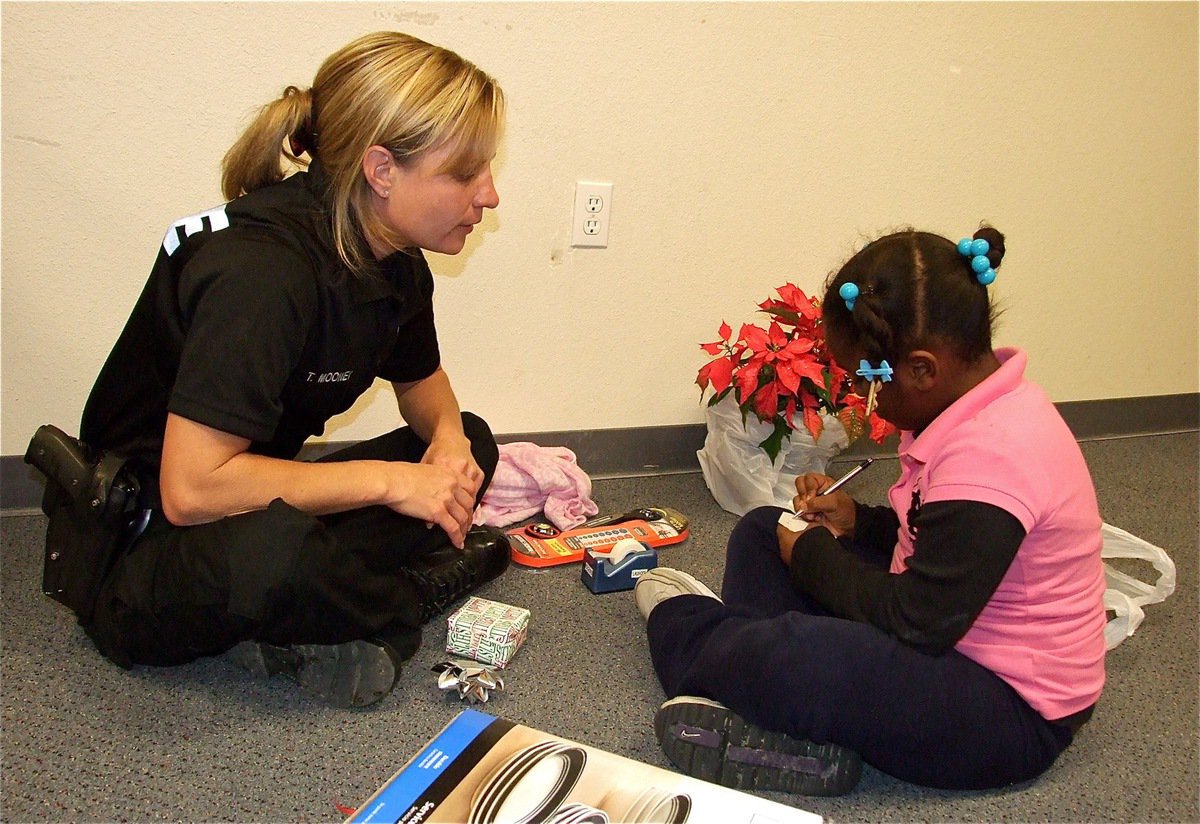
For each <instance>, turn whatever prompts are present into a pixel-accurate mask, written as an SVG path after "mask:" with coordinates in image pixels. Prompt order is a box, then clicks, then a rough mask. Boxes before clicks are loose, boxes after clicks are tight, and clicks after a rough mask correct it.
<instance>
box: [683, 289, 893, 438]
mask: <svg viewBox="0 0 1200 824" xmlns="http://www.w3.org/2000/svg"><path fill="white" fill-rule="evenodd" d="M775 292H776V294H777V295H778V296H779V297H778V298H768V299H767V300H765V301H763V302H762V303H760V304H758V308H759V309H760V310H762V311H763V312H765V313H767V314H768V315H770V316H771V321H770V323H769V324H768V325H767V328H765V329H764V328H763V327H761V326H755V325H754V324H750V323H746V324H743V325H742V328H741V329H740V330H738V334H737V337H736V338H733V339H731V336H732V334H733V329H732V328H731V327H730V326H729V324H728V323H725V322H724V321H722V322H721V326H720V328H719V329H718V330H717V334H718V335H719V336H720V338H719V339H718V340H715V341H713V342H711V343H702V344H700V348H701V349H702V350H704V352H705V353H707V354H709V355H712V356H714V357H713V359H712V360H710V361H709V362H708V363H706V364H704V366H702V367H700V371H699V373H698V374H697V375H696V383H697V385H699V387H700V392H701V396H703V394H704V392H705V391H706V390H707V389H708V388H709V387H711V388H712V390H713V396H712V398H710V399H709V404H710V405H711V404H715V403H717V402H719V401H720V400H721V399H722V398H724V397H725V396H726V395H727V394H729V393H730V392H731V391H732V392H735V393H736V395H735V398H736V400H737V404H738V407H739V408H740V409H741V410H742V414H743V415H747V414H750V413H753V414H754V415H755V417H757V418H758V419H759V420H760V421H763V422H764V423H773V424H774V430H773V432H772V434H771V435H770V436H769V437H768V438H767V439H766V440H765V441H763V442H762V443H761V444H759V446H761V447H762V448H763V449H764V450H765V451H766V452H767V454H768V455H769V456H770V458H771V460H772V461H774V460H775V458H776V456H777V455H778V454H779V450H780V448H781V446H782V443H783V438H785V437H788V436H790V434H791V432H792V431H793V430H794V429H795V428H796V414H797V412H799V413H800V418H801V420H802V421H803V422H804V427H805V429H807V430H808V432H809V433H810V434H811V435H812V436H813V439H814V440H815V439H817V438H819V437H820V436H821V432H822V430H823V429H824V426H825V424H824V421H823V419H822V415H823V414H828V415H833V416H836V417H837V418H838V420H839V421H840V422H841V423H842V425H843V426H844V427H845V428H846V433H847V435H848V436H849V438H850V440H851V441H853V440H855V439H856V438H858V437H860V436H861V435H863V434H869V435H870V437H871V439H872V440H874V441H877V442H881V441H883V440H884V438H886V437H887V436H888V435H890V434H891V433H892V432H894V431H895V427H893V426H892V425H891V424H889V423H888V422H887V421H885V420H883V419H882V418H880V417H879V416H878V415H875V414H872V415H871V416H870V419H869V420H868V419H867V416H866V399H865V398H863V397H861V396H860V395H856V394H855V393H854V392H853V391H852V389H851V386H850V384H849V382H848V381H847V379H846V378H847V374H846V371H845V370H844V369H842V368H841V367H839V366H838V365H837V364H836V363H835V362H834V361H833V358H832V357H831V356H830V355H829V353H828V351H827V350H826V348H825V330H824V328H823V327H822V325H821V305H820V303H819V302H818V301H816V300H814V299H812V298H810V297H809V296H808V295H806V294H805V293H804V291H803V290H802V289H800V287H798V286H796V285H795V284H792V283H785V284H784V285H783V286H780V287H779V288H777V289H776V290H775Z"/></svg>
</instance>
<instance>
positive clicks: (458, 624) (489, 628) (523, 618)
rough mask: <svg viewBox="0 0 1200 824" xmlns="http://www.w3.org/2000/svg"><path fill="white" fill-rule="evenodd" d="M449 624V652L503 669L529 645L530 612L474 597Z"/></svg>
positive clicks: (450, 619)
mask: <svg viewBox="0 0 1200 824" xmlns="http://www.w3.org/2000/svg"><path fill="white" fill-rule="evenodd" d="M446 623H447V631H446V652H449V653H451V654H453V655H460V656H462V657H464V658H471V659H473V660H475V661H479V662H480V663H483V664H487V665H489V666H494V667H496V668H497V669H503V668H504V667H506V666H508V662H509V661H511V660H512V657H513V655H515V654H516V652H517V650H518V649H520V648H521V644H523V643H524V642H525V634H526V632H528V630H529V610H527V609H522V608H521V607H514V606H510V605H509V604H502V603H500V602H498V601H489V600H488V599H486V598H479V597H477V596H474V595H472V596H471V597H470V598H469V599H467V602H466V603H465V604H463V605H462V606H461V607H459V608H458V609H457V610H455V611H454V612H453V613H451V615H450V617H449V618H448V619H447V621H446Z"/></svg>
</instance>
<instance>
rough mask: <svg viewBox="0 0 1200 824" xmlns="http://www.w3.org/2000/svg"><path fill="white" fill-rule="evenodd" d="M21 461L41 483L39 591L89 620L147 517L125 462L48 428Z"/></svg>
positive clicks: (135, 482)
mask: <svg viewBox="0 0 1200 824" xmlns="http://www.w3.org/2000/svg"><path fill="white" fill-rule="evenodd" d="M25 462H26V463H29V464H32V465H33V466H34V467H36V468H37V469H38V470H40V471H41V472H42V474H44V475H45V476H46V490H45V493H44V494H43V496H42V511H43V512H44V513H46V515H47V516H48V517H49V519H50V525H49V527H48V528H47V530H46V550H45V559H44V563H43V566H42V592H44V593H45V594H46V595H49V596H50V597H51V598H53V599H54V600H56V601H58V602H59V603H61V604H64V605H66V606H68V607H70V608H71V609H72V610H73V611H74V612H75V613H76V615H78V616H79V620H80V622H81V623H83V624H87V623H89V622H90V621H91V618H92V615H93V613H94V612H95V607H96V598H97V596H98V594H99V591H100V586H101V584H102V583H103V582H104V579H105V578H106V577H107V576H108V573H109V572H110V571H111V569H112V567H113V564H114V563H115V562H116V560H117V558H118V557H119V555H120V553H121V551H122V550H123V549H124V548H126V547H127V546H128V544H129V543H131V542H132V540H134V539H136V538H137V536H138V534H140V532H141V529H143V528H144V527H145V522H146V520H147V518H146V516H147V515H148V514H149V513H148V510H144V509H143V508H141V507H140V506H139V502H138V498H139V492H140V484H139V482H138V479H137V477H136V475H135V473H134V472H133V471H132V470H131V468H130V467H129V466H128V462H127V461H126V459H125V458H123V457H122V456H119V455H116V454H113V453H104V452H100V451H98V450H93V449H90V448H88V447H87V446H85V445H84V444H82V443H80V442H79V441H77V440H75V439H74V438H72V437H70V436H69V435H67V434H66V433H64V432H63V431H62V430H60V429H58V428H57V427H54V426H51V425H49V424H47V425H45V426H42V427H39V428H38V431H37V432H36V433H35V434H34V436H33V439H32V440H31V441H30V442H29V449H28V450H26V452H25Z"/></svg>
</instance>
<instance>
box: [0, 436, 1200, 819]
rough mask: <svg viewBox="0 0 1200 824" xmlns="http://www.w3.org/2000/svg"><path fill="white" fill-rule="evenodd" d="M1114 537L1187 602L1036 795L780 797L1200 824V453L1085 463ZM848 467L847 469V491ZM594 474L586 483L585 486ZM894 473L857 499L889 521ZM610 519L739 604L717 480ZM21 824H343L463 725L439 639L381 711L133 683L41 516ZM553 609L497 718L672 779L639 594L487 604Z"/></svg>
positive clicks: (494, 708) (1180, 450) (493, 705)
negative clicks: (92, 627)
mask: <svg viewBox="0 0 1200 824" xmlns="http://www.w3.org/2000/svg"><path fill="white" fill-rule="evenodd" d="M1084 452H1085V455H1086V456H1087V459H1088V462H1089V465H1090V466H1091V468H1092V471H1093V474H1094V476H1095V479H1096V485H1097V489H1098V493H1099V497H1100V504H1101V512H1102V514H1103V515H1104V518H1105V520H1106V521H1108V522H1109V523H1112V524H1114V525H1116V526H1119V527H1121V528H1123V529H1126V530H1128V531H1130V532H1132V533H1133V534H1135V535H1139V536H1141V537H1143V538H1144V539H1146V540H1148V541H1150V542H1151V543H1154V544H1156V545H1158V546H1161V547H1163V548H1164V549H1166V550H1167V552H1168V553H1169V554H1170V555H1171V557H1172V558H1173V559H1174V561H1175V563H1176V565H1177V568H1178V587H1177V590H1176V591H1175V593H1174V594H1173V595H1172V596H1171V597H1170V598H1168V599H1167V600H1166V601H1165V602H1164V603H1161V604H1157V605H1154V606H1151V607H1149V608H1148V609H1147V617H1146V619H1145V623H1144V624H1143V625H1142V627H1141V628H1140V629H1139V630H1138V632H1137V633H1136V634H1135V635H1134V636H1133V637H1131V638H1129V639H1128V640H1126V641H1125V642H1124V643H1123V644H1121V645H1120V646H1119V647H1118V648H1117V649H1115V650H1114V651H1113V652H1111V653H1110V655H1109V657H1108V676H1109V681H1108V686H1107V689H1106V691H1105V693H1104V697H1103V699H1102V700H1101V703H1100V706H1099V708H1098V710H1097V713H1096V716H1095V718H1094V719H1093V721H1092V722H1091V723H1090V724H1089V725H1087V726H1086V727H1085V728H1084V729H1083V731H1082V732H1081V733H1080V735H1079V736H1078V737H1077V739H1076V741H1075V743H1074V745H1073V746H1072V747H1071V748H1070V749H1068V750H1067V751H1066V752H1065V753H1064V754H1063V756H1062V757H1061V758H1060V759H1059V760H1058V762H1057V763H1056V764H1055V765H1054V766H1053V767H1052V768H1051V769H1050V770H1049V772H1047V773H1046V774H1045V775H1043V776H1042V777H1041V778H1039V779H1038V780H1036V781H1033V782H1030V783H1028V784H1023V785H1019V786H1014V787H1010V788H1006V789H1003V790H996V791H989V792H944V791H936V790H929V789H924V788H921V787H915V786H912V785H909V784H905V783H903V782H900V781H897V780H895V779H893V778H891V777H889V776H887V775H884V774H882V773H879V772H877V771H875V770H873V769H871V768H869V767H868V768H867V770H866V771H865V773H864V776H863V779H862V782H861V783H860V784H859V786H858V788H857V789H856V790H854V792H852V793H851V794H849V795H847V796H843V797H840V798H833V799H816V798H804V797H790V796H785V795H780V794H767V795H766V797H768V798H771V799H772V800H775V801H782V802H784V803H789V804H793V805H795V806H798V807H801V808H804V809H807V810H811V811H813V812H816V813H819V814H821V815H823V816H825V817H826V818H827V819H828V820H830V821H838V822H841V821H1054V822H1060V821H1061V822H1068V821H1069V822H1096V821H1170V822H1196V821H1200V802H1198V796H1197V792H1198V791H1197V779H1198V761H1197V737H1198V736H1197V732H1198V704H1197V689H1198V666H1197V664H1198V660H1200V658H1198V656H1200V643H1198V640H1197V616H1198V614H1200V612H1198V605H1197V566H1198V564H1197V545H1198V540H1197V534H1198V520H1197V510H1198V502H1197V468H1198V466H1200V457H1198V454H1197V435H1196V434H1195V433H1186V434H1178V435H1163V436H1153V437H1142V438H1130V439H1122V440H1109V441H1098V442H1092V443H1086V444H1084ZM846 466H847V464H846V463H844V462H838V461H835V462H834V464H833V465H832V467H831V473H836V472H837V471H838V470H839V469H844V468H845V467H846ZM585 469H586V467H585ZM896 474H897V464H896V461H895V460H894V459H887V460H883V461H880V462H879V464H878V465H877V466H876V467H875V468H873V469H872V470H871V472H869V473H867V474H866V475H864V476H863V477H862V478H860V479H858V480H857V481H856V482H855V485H854V487H852V490H851V491H852V492H853V493H854V494H855V495H856V496H857V497H859V498H860V499H862V500H864V501H868V502H872V503H882V502H883V501H884V491H885V490H886V488H887V486H888V485H889V484H890V483H891V482H892V481H893V480H894V478H895V476H896ZM594 497H595V499H596V502H597V503H598V504H599V505H600V507H601V511H602V512H606V513H616V512H623V511H626V510H627V509H630V508H632V507H635V506H643V505H666V506H672V507H674V508H676V509H679V510H681V511H682V512H684V513H685V514H687V515H688V516H689V517H690V518H691V522H692V526H691V537H690V538H689V540H688V541H686V542H685V543H683V544H679V545H677V546H675V547H670V548H666V549H664V550H662V552H661V554H660V562H661V563H662V564H663V565H665V566H675V567H678V568H681V569H685V570H688V571H690V572H692V573H693V574H695V575H696V576H697V577H699V578H700V579H701V580H703V581H705V582H707V583H708V584H709V585H711V586H712V587H713V588H714V589H716V588H718V587H719V584H720V580H721V572H722V567H723V548H724V542H725V538H726V536H727V535H728V533H729V530H730V528H731V527H732V526H733V524H734V522H735V520H736V518H735V516H733V515H730V514H729V513H726V512H724V511H722V510H721V509H719V508H718V507H717V506H716V504H715V503H714V502H713V501H712V498H711V496H710V495H709V494H708V491H707V489H706V487H705V485H704V481H703V478H702V477H701V476H700V475H699V474H682V475H666V476H658V477H638V478H624V479H618V478H614V479H599V480H597V481H596V482H595V489H594ZM0 527H2V530H3V550H2V555H0V562H2V564H3V566H2V568H0V586H2V594H0V604H2V606H3V609H2V610H0V618H2V624H0V628H2V634H0V642H2V644H3V656H2V668H0V676H2V680H0V690H2V707H3V716H2V721H3V728H2V736H3V737H2V739H0V745H2V749H3V762H2V784H0V790H2V795H0V820H3V821H337V820H340V819H341V818H342V817H343V816H342V814H341V813H340V812H339V810H338V808H339V805H341V806H343V807H354V806H356V805H358V804H359V803H361V802H362V801H364V800H365V799H366V798H367V797H368V796H369V795H370V794H371V793H372V792H373V791H374V790H375V789H376V788H377V787H378V786H380V785H381V784H382V783H384V782H385V781H386V780H387V779H388V778H389V777H390V776H391V775H392V773H393V772H395V771H396V770H397V769H398V768H399V767H400V766H401V765H402V764H403V763H404V762H405V761H407V760H408V759H409V758H410V757H411V756H413V755H414V754H415V753H416V752H417V751H418V750H419V749H420V748H421V747H422V746H423V745H424V744H425V743H426V741H427V740H428V739H430V738H431V737H432V736H433V735H435V734H436V733H437V732H438V730H439V729H440V728H441V727H442V726H443V725H445V724H446V723H447V722H448V721H449V720H450V719H451V718H453V717H454V716H455V715H456V714H457V713H458V712H459V710H460V709H462V708H463V706H464V705H462V704H461V703H460V702H459V701H458V700H457V699H456V698H455V697H453V696H450V695H447V694H444V693H442V692H440V691H439V690H438V689H437V686H436V676H435V675H434V674H433V673H432V672H430V667H431V666H433V665H434V664H435V663H437V662H438V661H441V660H443V659H444V658H445V657H446V655H445V654H444V653H443V652H442V651H441V650H442V645H443V643H444V640H445V629H444V626H439V625H434V626H432V627H431V628H430V629H429V631H428V632H427V634H426V640H425V643H424V645H423V647H422V649H421V650H420V652H418V653H417V656H416V657H415V658H414V659H413V660H412V661H411V662H410V663H409V664H408V665H407V666H406V668H405V671H404V673H403V675H402V677H401V681H400V684H399V685H398V687H397V689H396V691H395V693H394V694H393V695H392V696H389V697H388V698H387V699H386V700H385V701H384V702H383V703H382V704H381V705H378V706H377V707H375V708H373V709H370V710H364V711H340V710H335V709H331V708H328V707H325V706H323V705H320V704H318V703H315V702H313V701H310V700H308V699H306V698H305V697H304V696H303V695H302V694H301V693H300V692H299V691H298V690H297V689H296V688H295V686H294V685H293V684H291V683H290V682H288V681H286V680H283V679H279V678H276V679H272V680H270V681H263V680H255V679H254V678H252V677H251V676H249V675H248V674H246V673H245V672H243V671H241V670H239V669H238V668H236V667H235V666H234V665H233V664H231V663H230V662H228V661H226V660H225V659H223V658H212V659H206V660H202V661H198V662H195V663H192V664H189V665H186V666H181V667H175V668H166V669H157V668H145V667H139V668H135V669H133V670H131V671H125V670H121V669H119V668H117V667H115V666H113V665H111V664H109V663H107V662H106V661H105V660H104V659H103V658H101V657H100V656H99V655H98V654H97V653H96V652H95V650H94V648H93V647H92V646H91V643H90V642H89V641H88V639H87V637H86V636H85V635H84V634H83V632H82V631H81V630H80V629H79V627H78V626H76V625H75V623H74V621H73V619H72V617H71V616H70V615H69V614H68V613H67V611H66V610H65V609H63V608H61V607H59V606H57V605H56V604H55V603H54V602H52V601H50V600H49V599H47V598H46V597H44V596H43V595H42V594H41V593H40V573H41V569H40V567H41V542H42V537H43V534H44V530H45V519H44V518H42V517H41V516H40V515H28V516H10V517H5V518H4V519H3V520H0ZM480 594H481V595H483V596H485V597H490V598H493V599H495V600H500V601H504V602H507V603H510V604H515V605H518V606H523V607H526V608H528V609H529V610H531V612H532V620H531V625H530V633H529V637H528V640H527V641H526V643H525V646H524V647H523V648H522V649H521V650H520V651H519V652H518V653H517V655H516V657H515V659H514V660H513V662H512V665H511V666H510V667H509V668H508V669H507V670H505V679H506V681H507V687H508V688H507V690H506V692H504V693H503V694H500V695H498V696H496V697H495V699H494V700H493V701H492V702H490V703H489V704H487V705H486V706H485V707H483V708H484V709H485V710H486V711H488V712H491V713H493V714H497V715H502V716H505V717H507V718H510V719H512V720H514V721H516V722H518V723H522V724H526V725H529V726H532V727H536V728H538V729H541V730H545V731H547V732H551V733H554V734H556V735H559V736H563V737H565V738H569V739H572V740H575V741H579V742H582V743H585V744H589V745H592V746H595V747H600V748H603V749H606V750H609V751H611V752H615V753H618V754H620V755H624V756H628V757H631V758H634V759H638V760H641V761H644V762H647V763H650V764H654V765H658V766H661V767H669V764H668V762H667V761H666V759H665V758H664V757H663V755H662V754H661V752H660V750H659V749H658V746H657V743H656V742H655V739H654V733H653V730H652V729H651V720H652V718H653V715H654V711H655V709H656V708H657V706H658V704H659V703H660V702H661V701H662V700H663V694H662V691H661V688H660V686H659V685H658V682H657V681H656V680H655V678H654V675H653V672H652V670H651V668H650V664H649V661H648V659H647V655H646V642H645V636H644V633H643V625H642V621H641V619H640V618H639V616H638V613H637V610H636V609H635V607H634V604H633V601H632V596H631V594H630V593H628V592H625V593H612V594H606V595H593V594H592V593H591V592H589V591H588V590H587V589H585V588H584V587H583V585H582V584H581V583H580V580H579V568H578V567H577V566H569V567H557V568H552V569H548V570H545V571H531V570H528V569H525V568H512V569H510V570H509V571H508V572H507V573H505V575H504V576H503V577H502V578H500V579H499V580H497V581H495V582H493V583H491V584H489V585H488V586H487V587H486V588H485V589H484V590H483V591H482V592H481V593H480Z"/></svg>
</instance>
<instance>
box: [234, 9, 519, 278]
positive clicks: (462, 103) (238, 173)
mask: <svg viewBox="0 0 1200 824" xmlns="http://www.w3.org/2000/svg"><path fill="white" fill-rule="evenodd" d="M503 121H504V93H503V92H502V91H501V89H500V86H499V84H498V83H497V82H496V81H495V79H493V78H492V77H490V76H489V75H487V74H485V73H484V72H483V71H481V70H480V69H479V68H477V67H476V66H475V65H474V64H472V63H470V62H469V61H467V60H464V59H463V58H462V57H459V56H458V55H457V54H455V53H454V52H452V51H450V50H448V49H444V48H441V47H440V46H434V45H431V44H429V43H426V42H425V41H423V40H419V39H418V38H416V37H412V36H411V35H407V34H402V33H400V32H375V33H374V34H368V35H365V36H363V37H360V38H358V39H357V40H355V41H353V42H351V43H349V44H348V45H346V46H343V47H342V48H341V49H339V50H337V51H336V52H334V53H333V54H331V55H330V56H329V57H327V58H326V59H325V62H324V63H322V64H321V68H320V69H318V71H317V76H316V78H315V79H314V80H313V85H312V88H311V89H307V90H302V89H298V88H297V87H295V86H288V87H287V88H286V89H284V91H283V95H282V96H281V97H280V98H279V99H277V100H274V101H272V102H271V103H268V104H267V105H265V106H263V107H262V108H261V109H260V110H259V111H258V114H257V115H256V117H255V118H254V120H253V121H252V122H251V124H250V126H249V127H248V128H247V129H246V131H245V132H243V133H242V136H241V137H240V138H238V140H237V142H236V143H234V144H233V146H232V147H231V148H230V149H229V151H228V152H226V154H225V158H224V160H223V161H222V164H221V167H222V176H221V190H222V192H223V194H224V195H225V197H226V198H228V199H230V200H232V199H233V198H235V197H238V196H240V195H242V194H245V193H248V192H252V191H254V190H255V189H258V188H261V187H262V186H266V185H269V184H271V183H276V182H278V181H280V180H282V179H283V178H284V177H285V175H286V172H285V171H284V168H283V167H282V165H281V162H282V161H285V160H286V161H287V162H288V163H289V164H296V165H299V166H302V167H303V166H305V165H307V164H306V161H305V160H304V159H303V158H302V157H301V155H304V154H307V155H308V156H309V157H311V158H316V159H319V160H320V161H321V165H322V167H323V168H324V169H325V172H326V174H327V175H328V177H329V190H330V198H331V203H330V207H331V210H332V214H331V220H332V226H331V229H332V233H333V242H334V246H335V247H336V248H337V251H338V255H339V256H340V257H341V258H342V260H343V261H344V262H345V263H346V265H347V266H349V267H350V269H352V270H354V271H355V272H361V271H363V270H365V269H367V268H369V267H370V265H371V259H370V258H369V256H368V254H367V252H366V250H367V249H368V248H369V247H370V245H372V244H375V245H383V246H387V247H388V248H394V249H398V248H400V246H401V243H402V242H401V241H400V239H399V238H398V237H397V236H396V235H395V233H394V232H393V231H392V230H390V229H389V228H388V227H387V226H386V225H385V224H384V223H383V221H382V220H381V219H380V218H379V216H378V215H377V214H376V213H375V210H374V209H373V208H372V207H371V189H370V187H369V186H368V184H367V181H366V178H365V177H364V176H363V173H362V158H363V154H364V153H365V152H366V150H367V149H368V148H369V147H371V146H375V145H379V146H383V147H384V148H386V149H387V150H388V151H390V152H391V153H392V155H393V156H394V157H395V158H396V161H397V162H398V163H401V164H404V165H407V164H409V163H413V162H415V161H416V160H417V159H419V158H420V156H421V155H422V154H424V153H425V152H427V151H429V150H431V149H438V148H441V147H444V146H450V147H453V148H452V150H451V152H450V155H449V158H448V160H447V161H446V163H445V164H444V165H443V168H441V169H439V170H438V171H439V173H440V172H449V173H451V174H455V175H460V176H463V177H469V176H473V175H474V174H476V173H478V172H479V171H480V170H481V169H482V168H483V166H484V165H485V164H487V163H488V162H489V161H490V160H491V158H492V156H493V155H494V154H495V152H496V144H497V142H498V141H499V139H500V131H501V129H502V126H503Z"/></svg>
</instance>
